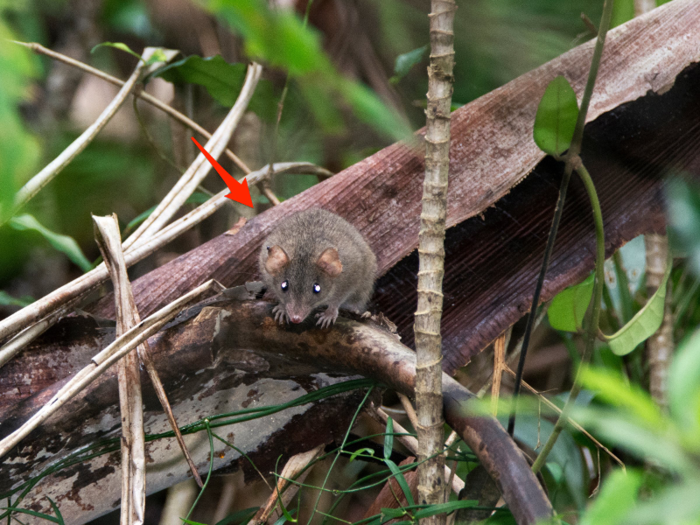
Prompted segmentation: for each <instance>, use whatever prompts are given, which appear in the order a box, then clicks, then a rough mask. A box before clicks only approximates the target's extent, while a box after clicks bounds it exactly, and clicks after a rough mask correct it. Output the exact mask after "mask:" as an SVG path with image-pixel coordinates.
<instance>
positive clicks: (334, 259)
mask: <svg viewBox="0 0 700 525" xmlns="http://www.w3.org/2000/svg"><path fill="white" fill-rule="evenodd" d="M316 264H317V265H318V267H319V268H320V269H321V271H323V272H325V273H327V274H328V275H330V276H331V277H338V276H339V275H340V273H341V272H342V271H343V264H342V263H341V262H340V256H339V255H338V250H336V249H335V248H327V249H326V250H324V252H323V253H322V254H321V256H320V257H319V258H318V261H316Z"/></svg>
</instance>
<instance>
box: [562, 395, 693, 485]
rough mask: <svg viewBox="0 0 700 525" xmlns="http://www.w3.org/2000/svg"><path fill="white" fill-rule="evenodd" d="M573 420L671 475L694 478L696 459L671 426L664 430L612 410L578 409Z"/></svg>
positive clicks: (622, 411)
mask: <svg viewBox="0 0 700 525" xmlns="http://www.w3.org/2000/svg"><path fill="white" fill-rule="evenodd" d="M571 417H572V419H574V420H575V421H576V422H578V423H580V424H581V425H583V427H585V428H586V429H587V430H588V431H589V432H591V433H592V434H593V435H595V436H596V437H597V438H598V439H600V440H601V441H603V442H608V443H610V444H612V445H615V446H617V447H620V448H622V449H624V450H626V451H627V452H629V453H630V454H632V455H634V456H635V457H637V458H639V459H640V460H642V461H653V462H655V463H657V464H659V465H661V466H663V467H664V468H666V469H668V470H669V471H671V472H675V473H680V474H687V475H692V473H693V472H694V471H696V467H695V466H694V463H693V460H692V459H691V457H690V456H689V455H688V454H687V453H686V452H685V450H683V448H682V447H681V445H680V443H679V442H678V440H677V439H676V436H675V435H674V434H673V433H672V432H670V429H669V428H667V427H670V424H669V422H668V421H664V423H665V424H664V425H663V426H664V427H665V428H661V429H657V426H655V425H653V424H650V423H649V422H648V421H643V420H640V419H639V418H638V417H634V416H633V415H632V414H630V413H629V412H628V411H627V410H624V409H616V410H611V409H609V408H605V409H603V408H599V407H598V408H583V409H580V408H576V407H575V408H574V410H573V411H572V414H571Z"/></svg>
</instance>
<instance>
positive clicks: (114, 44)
mask: <svg viewBox="0 0 700 525" xmlns="http://www.w3.org/2000/svg"><path fill="white" fill-rule="evenodd" d="M100 47H113V48H115V49H119V50H120V51H124V52H125V53H129V54H130V55H131V56H135V57H136V58H138V59H139V60H142V59H141V55H139V54H138V53H135V52H134V51H132V50H131V48H130V47H129V46H127V45H126V44H124V43H123V42H102V43H101V44H97V45H96V46H95V47H93V48H92V49H91V50H90V53H94V52H95V51H96V50H97V49H98V48H100Z"/></svg>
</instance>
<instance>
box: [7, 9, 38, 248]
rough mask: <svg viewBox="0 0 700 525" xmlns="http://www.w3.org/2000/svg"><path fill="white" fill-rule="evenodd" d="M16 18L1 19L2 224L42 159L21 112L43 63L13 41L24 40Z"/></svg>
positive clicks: (36, 142)
mask: <svg viewBox="0 0 700 525" xmlns="http://www.w3.org/2000/svg"><path fill="white" fill-rule="evenodd" d="M12 5H13V3H11V2H7V3H6V5H3V7H2V8H3V9H6V10H10V9H11V6H12ZM9 14H10V13H3V15H9ZM24 16H26V15H24ZM21 17H22V15H20V18H21ZM14 18H15V17H10V16H0V42H2V44H0V79H2V87H0V122H2V126H0V224H4V222H5V221H6V220H8V219H9V218H10V217H9V216H10V214H11V207H12V201H13V199H14V196H15V192H16V191H17V190H18V189H19V187H20V186H21V185H22V184H23V183H24V182H25V181H26V180H28V179H29V177H31V176H32V175H33V174H34V173H35V171H34V170H35V169H36V165H37V161H38V160H39V159H41V158H42V155H41V153H40V148H39V143H38V141H37V140H36V139H35V137H34V136H33V135H31V134H29V133H28V132H27V129H26V126H25V124H24V122H25V119H24V118H23V117H22V115H21V113H20V109H19V108H20V104H21V103H22V102H24V101H26V100H28V99H29V97H30V96H31V93H32V89H30V83H31V81H32V78H33V77H35V76H36V75H37V73H38V69H39V67H38V66H39V65H40V62H39V58H38V57H37V56H34V55H33V54H32V52H31V51H30V50H28V49H26V48H25V47H23V46H20V45H17V44H13V43H12V42H11V41H12V40H21V39H22V38H21V37H19V36H18V35H17V34H15V33H14V32H13V31H12V30H11V29H10V25H9V24H8V23H7V21H8V20H10V19H14ZM12 25H13V26H16V25H17V24H14V23H13V24H12ZM3 248H6V247H3Z"/></svg>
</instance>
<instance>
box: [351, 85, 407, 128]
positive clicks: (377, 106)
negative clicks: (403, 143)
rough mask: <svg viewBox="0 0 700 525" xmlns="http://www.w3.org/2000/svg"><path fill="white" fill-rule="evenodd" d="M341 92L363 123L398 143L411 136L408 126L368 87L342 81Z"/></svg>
mask: <svg viewBox="0 0 700 525" xmlns="http://www.w3.org/2000/svg"><path fill="white" fill-rule="evenodd" d="M340 92H341V93H342V95H343V97H344V98H345V100H346V101H347V102H348V103H349V104H350V105H351V106H352V109H353V111H354V113H355V115H356V116H357V118H359V119H360V120H361V121H363V122H365V123H367V124H369V125H370V126H372V127H374V128H375V129H377V130H378V131H380V132H382V133H384V134H385V135H387V136H388V137H391V138H392V139H394V140H397V141H398V140H404V139H406V138H407V137H408V136H410V134H411V130H410V128H409V127H408V125H407V124H406V123H405V122H403V121H402V120H401V119H400V118H399V117H398V116H397V114H396V112H394V111H393V110H392V109H390V108H389V107H388V106H387V105H386V104H384V102H382V100H381V99H380V98H379V96H378V95H377V94H376V93H375V92H374V91H372V90H371V89H369V88H368V87H366V86H364V85H362V84H358V83H356V82H350V81H348V80H345V79H341V80H340Z"/></svg>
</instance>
